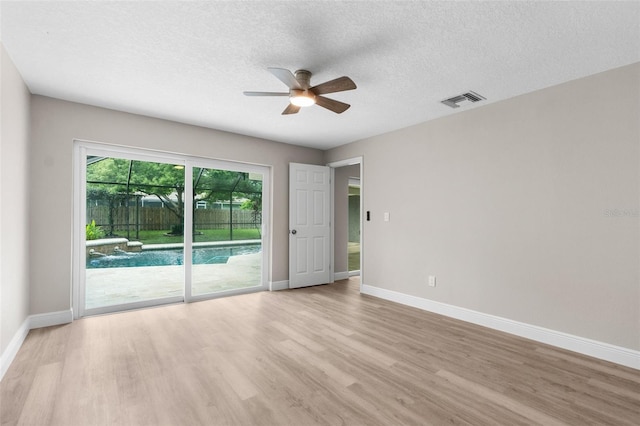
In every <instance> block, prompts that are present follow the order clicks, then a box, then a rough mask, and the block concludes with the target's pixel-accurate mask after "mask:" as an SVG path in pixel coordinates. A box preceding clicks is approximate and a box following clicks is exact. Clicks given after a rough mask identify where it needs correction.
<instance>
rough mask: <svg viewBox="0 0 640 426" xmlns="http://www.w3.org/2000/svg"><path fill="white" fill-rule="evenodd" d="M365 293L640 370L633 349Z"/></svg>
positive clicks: (387, 293)
mask: <svg viewBox="0 0 640 426" xmlns="http://www.w3.org/2000/svg"><path fill="white" fill-rule="evenodd" d="M362 293H364V294H368V295H370V296H375V297H379V298H381V299H385V300H390V301H392V302H397V303H401V304H403V305H407V306H412V307H414V308H418V309H422V310H425V311H429V312H434V313H437V314H440V315H445V316H447V317H451V318H455V319H459V320H462V321H466V322H470V323H473V324H477V325H481V326H484V327H488V328H492V329H494V330H499V331H504V332H506V333H510V334H514V335H516V336H520V337H524V338H527V339H531V340H535V341H537V342H541V343H546V344H548V345H552V346H556V347H559V348H562V349H567V350H570V351H573V352H577V353H580V354H583V355H588V356H591V357H594V358H598V359H602V360H605V361H610V362H614V363H616V364H620V365H624V366H626V367H631V368H635V369H638V370H640V351H636V350H633V349H628V348H623V347H620V346H615V345H611V344H608V343H604V342H599V341H596V340H591V339H587V338H584V337H579V336H574V335H572V334H568V333H563V332H560V331H555V330H550V329H547V328H543V327H538V326H536V325H531V324H526V323H522V322H518V321H513V320H510V319H507V318H502V317H497V316H495V315H489V314H484V313H482V312H477V311H473V310H471V309H466V308H460V307H458V306H453V305H448V304H446V303H441V302H436V301H433V300H429V299H423V298H421V297H416V296H410V295H408V294H404V293H399V292H397V291H393V290H387V289H383V288H379V287H373V286H369V285H362Z"/></svg>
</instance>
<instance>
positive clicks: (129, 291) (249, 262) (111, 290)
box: [85, 253, 262, 309]
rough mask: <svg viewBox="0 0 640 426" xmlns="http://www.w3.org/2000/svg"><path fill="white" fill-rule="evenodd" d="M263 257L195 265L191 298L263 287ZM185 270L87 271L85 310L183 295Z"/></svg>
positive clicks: (239, 257) (170, 268) (246, 256)
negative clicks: (261, 285)
mask: <svg viewBox="0 0 640 426" xmlns="http://www.w3.org/2000/svg"><path fill="white" fill-rule="evenodd" d="M261 256H262V253H255V254H247V255H242V256H232V257H230V258H229V260H228V261H227V263H224V264H213V265H193V270H192V271H193V273H192V294H194V295H199V294H206V293H214V292H220V291H225V290H234V289H240V288H247V287H255V286H258V285H260V280H261V268H260V260H261ZM183 282H184V267H183V266H181V265H180V266H141V267H130V268H97V269H87V270H86V285H85V287H86V299H85V300H86V304H85V309H91V308H98V307H102V306H112V305H118V304H123V303H132V302H140V301H143V300H153V299H160V298H165V297H172V296H181V295H182V294H183V292H184V284H183Z"/></svg>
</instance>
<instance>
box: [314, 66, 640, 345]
mask: <svg viewBox="0 0 640 426" xmlns="http://www.w3.org/2000/svg"><path fill="white" fill-rule="evenodd" d="M488 95H489V96H490V94H488ZM639 117H640V64H634V65H631V66H627V67H623V68H620V69H616V70H611V71H608V72H605V73H601V74H597V75H593V76H590V77H587V78H583V79H579V80H575V81H572V82H568V83H566V84H562V85H559V86H556V87H551V88H547V89H544V90H540V91H537V92H534V93H530V94H527V95H523V96H519V97H516V98H512V99H509V100H506V101H502V102H497V103H494V104H489V105H486V106H483V107H479V108H474V109H472V110H468V111H463V112H460V113H457V114H453V115H450V116H448V117H445V118H441V119H438V120H434V121H430V122H426V123H423V124H420V125H417V126H413V127H410V128H406V129H402V130H398V131H394V132H392V133H388V134H384V135H380V136H377V137H372V138H369V139H366V140H363V141H358V142H355V143H352V144H349V145H345V146H342V147H338V148H335V149H333V150H330V151H328V152H327V153H326V155H325V161H327V162H332V161H338V160H342V159H346V158H352V157H356V156H363V157H364V166H365V167H364V176H363V179H364V182H365V185H364V187H363V190H364V192H363V197H364V200H365V206H364V210H365V211H367V210H370V211H371V214H372V220H371V222H364V226H365V229H364V235H365V239H364V244H365V247H364V250H365V257H364V271H365V274H366V275H365V279H366V283H364V284H366V285H369V286H374V287H378V288H381V289H387V290H393V291H397V292H400V293H403V294H406V295H411V296H416V297H419V298H423V299H429V300H433V301H437V302H442V303H446V304H449V305H454V306H457V307H462V308H467V309H471V310H474V311H477V312H481V313H486V314H491V315H495V316H498V317H502V318H507V319H511V320H514V321H518V322H522V323H526V324H531V325H536V326H539V327H544V328H547V329H551V330H556V331H561V332H564V333H568V334H571V335H574V336H580V337H584V338H587V339H593V340H596V341H599V342H604V343H608V344H612V345H616V346H619V347H623V348H628V349H632V350H639V349H640V271H639V265H640V217H639V216H640V157H639V155H640V118H639ZM390 152H393V153H394V155H389V153H390ZM407 205H409V206H410V208H403V207H402V206H407ZM384 211H388V212H390V213H391V221H390V222H388V223H385V222H383V212H384ZM427 275H435V276H436V277H437V286H436V287H435V288H433V287H428V286H427Z"/></svg>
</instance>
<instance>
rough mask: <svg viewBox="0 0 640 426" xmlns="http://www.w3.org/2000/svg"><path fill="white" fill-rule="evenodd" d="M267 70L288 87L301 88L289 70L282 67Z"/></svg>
mask: <svg viewBox="0 0 640 426" xmlns="http://www.w3.org/2000/svg"><path fill="white" fill-rule="evenodd" d="M267 69H268V70H269V72H270V73H271V74H273V75H275V76H276V78H277V79H278V80H280V81H281V82H283V83H284V84H286V85H287V87H288V88H289V89H302V87H301V86H300V83H298V80H296V76H295V75H293V73H292V72H291V71H289V70H286V69H284V68H267Z"/></svg>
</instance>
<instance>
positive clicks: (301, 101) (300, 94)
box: [289, 89, 316, 107]
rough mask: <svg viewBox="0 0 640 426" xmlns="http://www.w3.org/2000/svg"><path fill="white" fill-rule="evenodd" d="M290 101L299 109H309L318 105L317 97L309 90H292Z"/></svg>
mask: <svg viewBox="0 0 640 426" xmlns="http://www.w3.org/2000/svg"><path fill="white" fill-rule="evenodd" d="M289 101H290V102H291V103H292V104H293V105H295V106H299V107H307V106H311V105H313V104H315V103H316V95H314V94H313V93H311V92H309V91H308V90H299V89H291V96H290V97H289Z"/></svg>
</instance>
